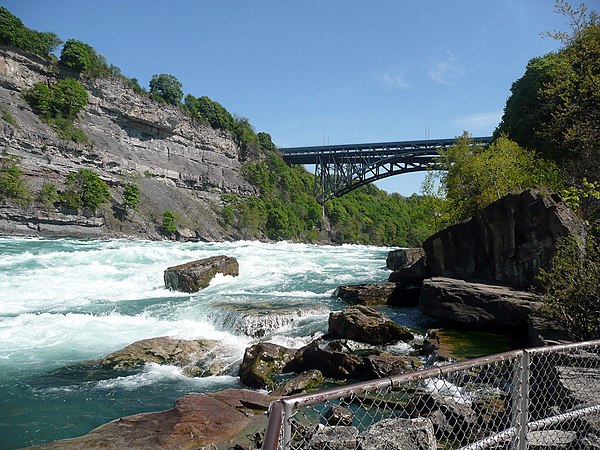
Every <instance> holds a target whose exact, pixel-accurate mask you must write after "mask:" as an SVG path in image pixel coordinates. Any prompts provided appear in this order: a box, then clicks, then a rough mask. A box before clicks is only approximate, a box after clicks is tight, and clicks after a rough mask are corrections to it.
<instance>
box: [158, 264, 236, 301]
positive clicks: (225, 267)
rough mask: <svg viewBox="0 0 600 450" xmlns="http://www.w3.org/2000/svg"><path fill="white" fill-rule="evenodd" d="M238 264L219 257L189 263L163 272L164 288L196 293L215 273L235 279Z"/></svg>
mask: <svg viewBox="0 0 600 450" xmlns="http://www.w3.org/2000/svg"><path fill="white" fill-rule="evenodd" d="M239 270H240V269H239V264H238V262H237V260H236V259H235V258H231V257H229V256H224V255H219V256H211V257H210V258H205V259H200V260H197V261H191V262H188V263H185V264H181V265H179V266H173V267H169V268H167V270H165V274H164V279H165V287H166V288H167V289H172V290H174V291H181V292H190V293H192V292H197V291H199V290H200V289H204V288H205V287H207V286H208V285H209V283H210V280H212V279H213V278H214V276H215V275H216V274H217V273H222V274H223V275H231V276H234V277H237V276H238V274H239Z"/></svg>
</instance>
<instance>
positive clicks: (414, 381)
mask: <svg viewBox="0 0 600 450" xmlns="http://www.w3.org/2000/svg"><path fill="white" fill-rule="evenodd" d="M599 446H600V341H589V342H582V343H576V344H569V345H560V346H553V347H541V348H535V349H529V350H517V351H512V352H506V353H501V354H497V355H493V356H488V357H484V358H478V359H474V360H469V361H463V362H459V363H455V364H449V365H444V366H439V367H434V368H430V369H426V370H421V371H417V372H412V373H407V374H402V375H396V376H392V377H387V378H382V379H378V380H373V381H369V382H363V383H358V384H352V385H348V386H343V387H338V388H333V389H328V390H324V391H320V392H316V393H312V394H308V395H300V396H295V397H289V398H284V399H282V400H279V401H276V402H274V403H272V404H271V407H270V418H269V425H268V428H267V431H266V434H265V440H264V443H263V447H262V448H263V450H274V449H290V450H292V449H294V450H295V449H327V448H332V449H333V448H344V449H357V450H359V449H360V450H366V449H370V448H385V449H389V450H394V449H413V448H414V449H431V450H435V449H439V448H442V449H462V450H475V449H527V448H570V449H596V448H599Z"/></svg>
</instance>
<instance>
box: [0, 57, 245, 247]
mask: <svg viewBox="0 0 600 450" xmlns="http://www.w3.org/2000/svg"><path fill="white" fill-rule="evenodd" d="M58 76H59V74H58V73H57V70H56V68H55V67H54V66H53V64H52V63H51V62H50V61H46V60H43V59H41V58H38V57H36V56H33V55H30V54H26V53H24V52H21V51H18V50H15V49H10V48H6V47H0V108H2V111H4V112H8V114H9V115H10V116H12V118H14V120H12V121H6V120H0V156H3V155H6V154H12V155H16V156H19V157H21V158H22V161H21V163H20V165H21V167H22V169H23V170H24V173H25V177H26V178H27V181H28V184H29V185H30V187H31V189H32V191H33V192H35V191H36V190H37V189H39V187H40V186H41V184H42V183H43V182H45V181H49V182H52V183H55V184H57V185H58V186H59V188H60V186H61V185H62V184H63V183H64V181H65V178H66V176H67V174H68V173H69V172H71V171H74V170H77V169H79V168H82V167H85V168H91V169H93V170H94V171H96V172H97V173H98V174H99V175H100V177H101V178H102V179H103V180H104V181H106V182H107V183H108V184H109V186H110V187H111V203H110V204H108V205H103V207H102V208H101V209H100V211H99V215H98V216H97V217H83V216H80V215H76V214H75V215H71V214H64V211H58V210H47V209H44V208H42V207H41V206H36V205H33V206H32V205H29V206H27V207H19V206H17V205H7V204H5V205H0V234H13V235H44V236H78V237H138V238H151V239H153V238H159V237H160V234H159V232H158V230H159V226H160V223H161V220H162V219H161V216H162V213H163V212H164V211H165V210H170V211H173V212H175V213H176V214H177V215H178V218H179V221H178V222H179V225H180V228H181V233H180V235H181V236H188V237H189V238H199V239H205V240H220V239H228V238H235V236H232V235H231V232H228V231H227V230H225V229H224V228H223V227H222V226H221V224H220V221H219V217H220V211H221V206H222V205H221V194H223V193H233V194H237V195H239V196H241V197H245V196H248V195H253V194H255V193H256V192H255V189H254V187H253V186H252V185H250V184H249V183H247V182H246V181H245V180H244V179H243V177H242V175H241V170H242V162H241V158H240V152H239V148H238V146H237V144H236V143H235V142H234V141H233V139H232V138H231V136H230V135H229V134H228V133H227V132H223V131H219V130H214V129H212V128H211V127H209V126H204V125H199V124H197V123H195V122H194V121H193V120H192V119H190V118H189V117H188V116H186V115H185V114H184V113H183V112H182V111H181V110H180V109H179V108H177V107H174V106H170V105H165V104H160V103H158V102H156V101H154V100H152V99H151V98H149V97H148V96H147V95H143V94H136V93H135V92H134V91H133V90H132V89H131V88H130V87H129V86H128V84H127V83H126V81H125V80H123V79H122V78H120V77H110V78H98V79H95V80H85V79H81V80H79V81H80V82H81V83H82V84H83V85H84V86H85V87H86V89H87V91H88V100H89V103H88V105H87V106H86V108H85V110H84V111H83V112H82V113H81V114H80V116H79V118H78V120H77V123H76V125H77V126H78V127H79V128H81V129H82V130H83V131H84V132H85V133H86V134H87V136H88V137H89V139H90V143H89V144H77V143H74V142H70V141H65V140H63V139H60V138H59V137H58V136H57V134H56V132H55V130H54V129H53V128H52V127H50V126H48V125H46V124H45V123H43V122H41V121H40V120H39V119H38V117H37V116H36V115H35V114H34V113H33V111H32V110H31V108H30V107H29V105H28V104H27V103H26V102H25V101H24V100H23V98H22V95H21V93H22V92H23V91H24V90H26V89H28V88H31V87H32V86H33V85H34V84H35V83H49V84H51V83H53V82H55V81H56V79H57V77H58ZM9 122H13V123H12V124H11V123H9ZM127 183H136V184H138V185H139V186H140V189H141V194H142V195H141V202H140V208H139V211H138V212H136V213H134V214H127V215H124V214H123V211H122V210H121V209H120V207H119V205H120V203H121V194H122V189H123V187H124V186H125V185H126V184H127Z"/></svg>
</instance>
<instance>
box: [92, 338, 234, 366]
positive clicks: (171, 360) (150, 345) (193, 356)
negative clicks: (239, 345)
mask: <svg viewBox="0 0 600 450" xmlns="http://www.w3.org/2000/svg"><path fill="white" fill-rule="evenodd" d="M217 347H218V342H217V341H208V340H185V339H177V338H172V337H168V336H162V337H156V338H150V339H143V340H141V341H137V342H134V343H133V344H131V345H128V346H127V347H125V348H124V349H122V350H118V351H116V352H113V353H111V354H109V355H107V356H105V357H104V358H102V359H101V360H100V361H99V362H100V365H101V366H102V367H104V368H108V369H115V370H131V369H135V368H138V367H141V366H143V365H144V364H146V363H156V364H162V365H171V366H177V367H181V368H182V369H183V373H184V374H185V375H188V376H208V375H221V374H223V373H226V371H227V369H228V366H227V365H226V364H223V363H219V362H218V359H219V358H215V356H216V355H215V350H216V349H217ZM220 356H223V355H220Z"/></svg>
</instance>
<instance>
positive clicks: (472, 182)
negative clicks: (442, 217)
mask: <svg viewBox="0 0 600 450" xmlns="http://www.w3.org/2000/svg"><path fill="white" fill-rule="evenodd" d="M441 155H442V161H443V163H442V164H443V166H444V169H445V170H444V171H440V172H437V173H436V175H437V176H438V177H439V180H440V183H441V186H442V189H443V193H444V195H443V197H444V198H445V206H446V212H447V214H448V216H449V218H450V220H451V221H459V220H463V219H466V218H468V217H471V216H472V215H473V214H475V213H476V212H477V211H479V210H480V209H482V208H484V207H486V206H487V205H489V204H490V203H492V202H494V201H496V200H498V199H500V198H501V197H503V196H504V195H506V194H508V193H510V192H515V191H519V190H522V189H525V188H527V187H530V186H533V185H543V186H547V187H550V188H552V189H555V190H559V189H560V188H561V187H562V185H561V178H560V175H559V172H558V168H557V166H556V165H555V164H553V163H552V162H549V161H544V160H541V159H539V158H538V157H537V156H536V154H535V153H534V152H532V151H529V150H525V149H523V148H521V147H520V146H519V145H517V144H516V143H514V142H512V141H511V140H509V139H508V138H507V137H506V136H500V137H499V138H498V139H496V140H495V141H494V142H493V143H492V144H491V145H490V146H489V147H487V148H486V147H485V146H482V145H474V144H473V142H472V139H471V138H470V136H469V135H468V134H467V133H465V134H463V136H461V137H459V138H458V139H457V140H456V144H455V145H454V146H452V147H450V148H449V149H447V150H444V151H442V152H441Z"/></svg>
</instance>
